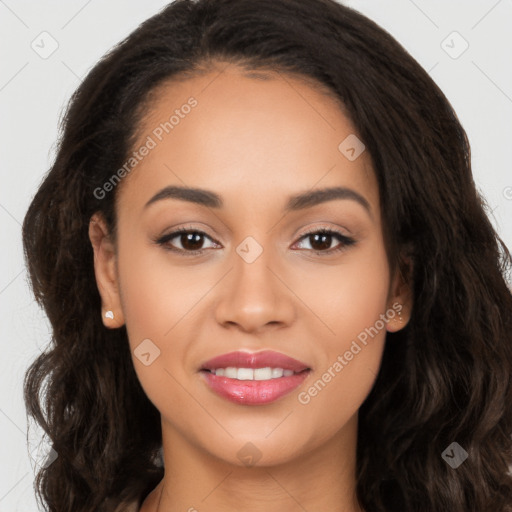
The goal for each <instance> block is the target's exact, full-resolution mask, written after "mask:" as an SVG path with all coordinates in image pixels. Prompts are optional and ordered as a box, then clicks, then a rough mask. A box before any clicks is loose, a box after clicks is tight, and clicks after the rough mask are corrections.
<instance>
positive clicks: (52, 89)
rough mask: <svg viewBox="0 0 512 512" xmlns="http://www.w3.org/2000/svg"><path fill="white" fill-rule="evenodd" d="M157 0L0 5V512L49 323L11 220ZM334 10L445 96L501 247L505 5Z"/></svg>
mask: <svg viewBox="0 0 512 512" xmlns="http://www.w3.org/2000/svg"><path fill="white" fill-rule="evenodd" d="M166 3H167V2H165V1H159V0H145V1H144V2H135V0H130V1H126V0H124V1H121V0H109V1H108V2H106V1H103V2H100V1H99V0H89V1H87V0H72V1H69V0H68V1H63V0H61V1H41V2H23V1H21V0H5V1H3V0H0V34H1V36H0V37H1V45H0V52H1V56H0V61H1V63H2V65H1V68H0V120H1V123H0V151H1V153H0V155H1V160H0V162H1V164H0V180H1V181H0V185H1V186H0V226H1V229H0V246H1V247H2V251H1V252H0V261H1V269H2V270H1V273H0V326H1V331H0V333H1V348H2V350H1V356H0V384H1V386H0V389H1V392H0V434H1V439H0V461H1V466H0V512H7V511H9V512H15V511H24V512H28V511H36V510H37V506H36V501H35V498H34V493H33V489H32V486H33V478H34V469H35V464H36V463H40V462H41V460H42V459H41V457H42V454H43V453H45V451H47V450H48V447H47V446H46V445H44V444H43V445H41V446H40V447H38V443H39V442H40V440H41V438H40V432H39V431H38V429H36V428H31V433H30V442H29V445H28V447H27V434H26V432H27V423H26V415H25V408H24V404H23V397H22V381H23V375H24V372H25V370H26V368H27V366H28V365H29V363H30V362H31V361H32V360H33V359H34V358H35V356H36V355H37V354H38V353H39V352H40V350H42V349H43V348H44V347H45V346H46V344H47V343H48V341H49V325H48V322H47V320H46V319H45V317H44V315H43V314H42V312H41V311H40V310H39V308H38V307H37V305H36V304H35V302H34V300H33V297H32V296H31V293H30V290H29V288H28V282H27V275H26V272H25V270H24V262H23V255H22V246H21V238H20V229H21V222H22V220H23V216H24V214H25V211H26V209H27V207H28V204H29V202H30V199H31V197H32V195H33V194H34V193H35V191H36V189H37V187H38V185H39V183H40V181H41V178H42V176H43V174H44V173H45V172H46V171H47V169H48V168H49V166H50V165H51V162H52V160H53V157H54V155H55V152H54V149H55V141H56V137H57V124H58V121H59V118H60V116H61V115H62V113H63V108H64V105H65V104H66V102H67V100H68V99H69V97H70V95H71V93H72V92H73V91H74V89H75V88H76V87H77V86H78V84H79V83H80V80H81V79H82V78H83V77H84V76H85V74H86V73H87V72H88V70H89V69H90V68H91V67H92V66H93V65H94V64H95V63H96V62H97V61H98V59H99V58H100V57H101V56H102V55H103V53H105V52H106V51H107V50H108V49H110V48H111V47H112V46H113V45H114V44H115V43H117V42H118V41H120V40H121V39H122V38H124V37H125V36H126V35H128V34H129V33H130V32H131V31H132V30H133V29H135V28H136V26H137V25H138V24H139V23H140V22H142V21H143V20H145V19H146V18H148V17H149V16H151V15H153V14H155V13H156V12H157V11H158V10H159V9H160V8H162V7H163V6H164V5H165V4H166ZM345 3H347V4H348V5H350V6H352V7H354V8H356V9H358V10H359V11H361V12H362V13H364V14H366V15H367V16H368V17H370V18H372V19H373V20H375V21H376V22H377V23H378V24H380V25H381V26H382V27H384V28H385V29H386V30H388V31H389V32H390V33H391V34H392V35H393V36H395V38H396V39H398V41H400V42H401V43H402V44H403V45H404V46H405V48H406V49H407V50H408V51H409V52H410V53H411V54H412V56H413V57H415V58H416V59H417V60H418V61H419V63H420V64H421V65H422V66H423V67H424V68H425V69H426V70H427V71H428V72H429V73H430V75H431V76H432V78H433V79H434V80H435V81H436V82H437V84H438V85H439V86H440V87H441V89H442V90H443V91H444V93H445V94H446V96H447V97H448V99H449V100H450V102H451V103H452V105H453V106H454V108H455V111H456V112H457V114H458V116H459V119H460V121H461V123H462V125H463V126H464V128H465V129H466V131H467V133H468V136H469V140H470V143H471V147H472V162H473V172H474V177H475V182H476V183H477V186H478V188H479V189H480V190H481V191H482V192H483V194H484V196H485V197H486V199H487V201H488V203H489V205H490V208H491V209H492V216H491V220H492V222H493V223H494V225H495V227H496V228H497V230H498V233H499V234H500V235H501V237H502V238H503V240H504V241H505V243H506V244H507V245H508V246H509V247H510V248H512V171H511V161H512V154H511V147H512V123H511V120H512V67H511V64H510V55H511V54H512V35H511V30H510V26H511V21H512V0H499V1H498V0H478V1H477V0H472V1H468V0H458V1H454V0H450V1H446V0H435V1H426V0H414V1H413V0H388V1H379V0H366V1H365V0H360V1H357V0H351V1H347V2H345ZM43 32H47V33H48V34H49V35H48V34H46V35H45V34H43V35H41V33H43ZM454 32H457V33H458V34H454ZM52 45H53V46H56V45H58V47H57V48H56V50H55V51H54V52H53V53H52V54H51V55H46V54H45V52H47V53H49V52H50V51H51V50H52V49H53V48H52ZM466 46H467V49H466ZM463 50H465V51H463ZM43 57H46V58H43ZM29 452H30V453H31V454H32V456H29ZM440 455H441V454H440Z"/></svg>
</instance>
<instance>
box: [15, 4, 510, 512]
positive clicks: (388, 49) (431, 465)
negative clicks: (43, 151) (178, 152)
mask: <svg viewBox="0 0 512 512" xmlns="http://www.w3.org/2000/svg"><path fill="white" fill-rule="evenodd" d="M220 63H229V64H235V65H237V66H239V67H240V68H241V69H243V70H245V71H256V70H265V69H266V70H272V71H277V72H279V73H284V74H286V73H290V74H295V75H298V76H301V77H304V78H306V79H308V80H312V81H313V82H314V83H316V84H318V88H319V89H321V88H323V89H324V90H328V91H330V93H331V94H332V95H333V96H334V97H336V98H339V100H340V102H341V104H342V105H343V106H344V109H345V111H346V113H347V116H349V117H350V119H351V121H352V122H353V123H354V125H355V127H356V129H357V131H358V135H359V136H360V138H361V139H362V140H363V141H364V144H365V145H366V148H367V150H368V151H369V153H370V155H371V158H372V161H373V169H374V172H375V175H376V177H377V180H378V185H379V191H380V198H381V209H382V211H381V214H382V219H383V230H384V235H385V240H386V248H387V249H388V257H389V262H390V266H391V267H392V268H393V269H394V268H397V266H400V267H401V266H402V263H401V262H403V255H404V254H406V255H408V257H409V258H410V259H411V260H412V262H413V265H412V274H411V276H410V279H411V287H412V294H413V303H414V305H413V310H412V315H411V319H410V322H409V324H408V325H407V327H406V328H405V329H403V330H402V331H399V332H396V333H388V334H387V342H386V347H385V350H384V354H383V360H382V365H381V369H380V373H379V375H378V377H377V380H376V382H375V385H374V387H373V388H372V391H371V392H370V394H369V395H368V397H367V398H366V400H365V401H364V403H363V404H362V406H361V408H360V411H359V432H358V444H357V475H356V476H357V496H358V499H359V502H360V504H361V506H362V507H363V508H364V509H365V510H366V511H367V512H403V511H404V510H407V511H410V512H427V511H428V512H431V511H432V510H436V511H446V512H448V511H449V512H468V511H478V512H510V511H512V505H511V502H510V500H511V497H512V475H511V473H510V466H511V464H512V438H511V434H512V295H511V291H510V289H509V288H508V287H507V282H506V281H507V277H508V275H507V274H508V272H510V266H511V256H510V252H509V251H508V249H507V247H506V246H505V244H504V243H503V241H502V240H501V239H500V237H499V236H498V234H497V233H496V231H495V230H494V228H493V226H492V224H491V222H490V221H489V219H488V211H489V209H488V206H487V205H486V203H485V202H484V199H483V198H482V196H481V195H480V193H479V192H478V191H477V190H476V187H475V183H474V181H473V178H472V172H471V162H470V148H469V143H468V139H467V136H466V133H465V131H464V129H463V128H462V126H461V124H460V122H459V121H458V119H457V116H456V114H455V112H454V110H453V108H452V107H451V105H450V103H449V101H448V100H447V99H446V97H445V96H444V94H443V93H442V92H441V90H440V89H439V88H438V87H437V85H436V84H435V83H434V82H433V80H432V79H431V78H430V76H429V75H428V73H427V72H426V71H425V70H424V69H423V68H422V67H421V66H420V65H419V64H418V63H417V62H416V61H415V60H414V59H413V58H412V57H411V56H410V55H409V54H408V53H407V51H406V50H404V48H403V47H402V46H401V45H400V44H399V43H398V42H397V41H396V40H395V39H394V38H393V37H391V36H390V35H389V34H388V33H387V32H386V31H385V30H383V29H382V28H380V27H379V26H378V25H377V24H375V23H374V22H373V21H371V20H369V19H368V18H366V17H365V16H363V15H361V14H360V13H358V12H357V11H355V10H352V9H350V8H348V7H345V6H343V5H341V4H338V3H336V2H335V1H334V0H307V1H304V0H177V1H175V2H173V3H171V4H169V5H168V6H167V7H165V8H164V9H162V10H161V11H160V12H159V13H158V14H156V15H155V16H153V17H151V18H150V19H148V20H146V21H145V22H144V23H142V24H141V25H140V26H139V27H138V28H137V29H136V30H135V31H134V32H133V33H131V34H130V35H129V36H128V37H127V38H126V39H124V40H123V41H121V42H120V43H119V44H118V45H116V46H115V47H114V48H113V49H112V50H111V51H110V52H108V53H107V54H106V55H105V56H104V57H103V58H102V59H101V60H100V61H99V62H98V63H97V64H96V65H95V66H94V67H93V69H92V70H91V71H90V72H89V73H88V75H87V77H86V78H85V79H84V80H83V82H82V83H81V84H80V86H79V87H78V89H77V90H76V91H75V92H74V94H73V95H72V98H71V100H70V102H69V105H68V107H67V110H66V112H65V115H64V117H63V119H62V123H61V125H60V132H59V141H58V147H57V154H56V157H55V161H54V163H53V165H52V166H51V168H50V169H49V171H48V172H47V173H46V175H45V176H44V179H43V181H42V183H41V184H40V187H39V189H38V190H37V192H36V194H35V196H34V198H33V200H32V202H31V204H30V207H29V209H28V211H27V213H26V216H25V218H24V222H23V245H24V254H25V260H26V264H27V267H28V270H29V274H30V279H31V286H32V290H33V292H34V296H35V298H36V300H37V302H38V304H40V305H41V306H42V307H43V308H44V311H45V312H46V314H47V316H48V318H49V321H50V322H51V326H52V337H51V341H50V344H49V346H48V349H47V350H46V351H45V352H42V353H41V354H40V355H39V356H38V357H37V358H36V359H35V360H34V361H33V362H32V363H31V365H30V367H29V368H28V370H27V372H26V374H25V381H24V399H25V403H26V407H27V411H28V414H29V415H30V416H31V417H33V418H34V419H35V420H36V421H37V423H38V424H39V425H40V426H41V427H42V428H43V430H44V432H45V435H46V436H48V438H49V440H50V441H51V444H52V446H53V449H54V450H55V451H56V452H57V454H58V457H57V459H56V460H55V461H54V462H53V463H52V464H50V465H49V466H47V467H44V468H40V470H39V472H38V473H37V476H36V483H35V488H36V492H37V496H38V499H39V500H40V501H42V502H44V504H45V506H46V507H47V509H48V510H49V511H51V512H91V511H93V510H94V511H101V512H111V511H113V510H115V509H116V508H119V507H121V506H122V505H123V503H125V502H129V501H133V500H136V499H137V500H139V503H142V500H143V499H144V498H145V496H146V495H147V494H148V493H149V492H150V491H151V490H152V489H153V488H154V487H155V486H156V485H157V483H158V482H159V481H160V480H161V479H162V477H163V474H164V469H163V468H162V467H161V465H159V464H158V458H157V455H158V451H159V449H160V448H161V444H162V435H161V426H160V415H159V412H158V410H157V409H156V408H155V407H154V405H153V404H152V403H151V402H150V401H149V399H148V397H147V396H146V395H145V393H144V391H143V389H142V388H141V385H140V383H139V381H138V379H137V376H136V373H135V370H134V367H133V362H132V359H131V354H130V350H129V344H128V339H127V333H126V330H125V328H124V327H121V328H119V329H114V330H109V329H106V328H105V327H104V326H103V324H102V321H101V314H100V310H101V300H100V295H99V293H98V289H97V286H96V281H95V275H94V266H93V251H92V247H91V244H90V241H89V237H88V226H89V220H90V218H91V216H92V215H93V213H95V212H101V213H102V214H103V215H104V217H105V219H106V221H107V223H108V226H109V228H110V230H111V232H112V233H113V234H114V236H115V232H116V231H115V228H116V208H115V198H116V191H117V188H118V187H116V189H114V190H113V191H112V192H110V193H108V194H106V197H103V198H101V199H99V198H98V197H96V196H97V194H96V195H95V193H94V191H95V190H97V188H98V187H101V186H102V185H103V184H104V183H105V182H106V181H107V180H108V179H109V178H110V177H111V176H112V174H113V172H114V171H115V170H116V169H118V168H120V167H121V166H122V165H123V162H125V161H126V159H127V155H129V154H130V152H131V151H132V150H133V147H132V145H133V143H134V141H135V139H136V136H137V130H138V129H139V126H140V122H141V120H142V116H143V115H144V112H145V110H146V109H147V108H148V105H149V104H150V103H149V102H150V99H151V98H152V97H153V96H154V93H155V91H157V90H158V89H156V88H157V86H159V85H164V84H165V82H166V81H172V80H178V79H183V78H186V77H192V76H195V75H198V74H201V73H204V72H206V71H210V70H213V69H219V67H220V66H219V64H220ZM453 442H457V443H458V444H459V445H460V446H461V447H463V448H464V449H465V450H466V452H467V453H468V458H467V459H466V460H465V461H464V463H462V464H461V465H460V466H459V467H458V468H457V469H453V468H452V467H450V465H449V464H447V462H446V461H445V460H443V457H442V454H443V452H444V451H445V449H446V448H447V447H449V446H450V444H451V443H453Z"/></svg>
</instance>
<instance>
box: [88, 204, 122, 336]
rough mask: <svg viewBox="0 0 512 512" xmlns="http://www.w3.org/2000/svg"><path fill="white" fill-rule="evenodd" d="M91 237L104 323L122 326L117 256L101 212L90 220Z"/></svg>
mask: <svg viewBox="0 0 512 512" xmlns="http://www.w3.org/2000/svg"><path fill="white" fill-rule="evenodd" d="M89 239H90V241H91V244H92V247H93V250H94V274H95V276H96V284H97V286H98V291H99V293H100V296H101V318H102V319H103V324H104V325H105V327H108V328H110V329H113V328H116V327H121V326H122V325H123V324H124V315H123V310H122V307H121V297H120V294H119V286H118V278H117V269H116V257H117V256H116V251H115V246H114V243H113V242H112V240H111V238H110V234H109V231H108V227H107V223H106V221H105V219H104V218H103V216H102V215H101V214H100V213H99V212H97V213H95V214H94V215H93V216H92V217H91V219H90V221H89ZM107 311H112V313H113V315H114V317H113V318H108V317H106V316H105V314H106V312H107ZM109 316H110V315H109Z"/></svg>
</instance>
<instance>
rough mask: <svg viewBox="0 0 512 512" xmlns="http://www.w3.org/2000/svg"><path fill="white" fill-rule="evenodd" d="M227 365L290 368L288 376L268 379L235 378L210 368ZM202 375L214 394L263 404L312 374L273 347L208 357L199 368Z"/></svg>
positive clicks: (252, 403)
mask: <svg viewBox="0 0 512 512" xmlns="http://www.w3.org/2000/svg"><path fill="white" fill-rule="evenodd" d="M227 367H238V368H265V367H271V368H282V369H283V370H293V371H294V372H295V373H294V374H293V375H291V376H289V377H284V376H283V377H279V378H277V379H268V380H238V379H232V378H229V377H224V376H218V375H215V374H214V373H211V371H210V370H212V369H218V368H227ZM200 373H201V376H202V377H203V378H204V380H205V382H206V384H207V385H208V387H209V388H210V389H211V390H212V391H213V392H214V393H216V394H217V395H219V396H221V397H223V398H225V399H227V400H229V401H231V402H234V403H236V404H240V405H264V404H269V403H271V402H275V401H276V400H278V399H279V398H281V397H283V396H285V395H287V394H288V393H290V392H291V391H293V390H294V389H296V388H297V387H298V386H300V384H302V382H303V381H304V379H306V377H307V376H308V375H309V374H310V373H311V368H310V367H308V366H307V365H306V364H305V363H303V362H301V361H298V360H297V359H294V358H292V357H289V356H286V355H284V354H281V353H279V352H274V351H272V350H265V351H262V352H242V351H237V352H230V353H228V354H222V355H220V356H217V357H214V358H213V359H210V360H208V361H207V362H206V363H204V364H203V365H202V366H201V368H200Z"/></svg>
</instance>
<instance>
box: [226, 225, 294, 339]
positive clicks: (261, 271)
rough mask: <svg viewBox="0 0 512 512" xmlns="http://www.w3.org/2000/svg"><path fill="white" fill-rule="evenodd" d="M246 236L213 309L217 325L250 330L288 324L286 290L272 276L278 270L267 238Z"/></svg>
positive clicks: (273, 252) (235, 252) (289, 308)
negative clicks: (216, 304)
mask: <svg viewBox="0 0 512 512" xmlns="http://www.w3.org/2000/svg"><path fill="white" fill-rule="evenodd" d="M256 236H258V235H255V236H252V235H248V236H246V237H245V238H244V239H243V240H242V241H241V242H240V243H239V244H238V245H237V246H236V247H235V250H234V252H233V260H232V261H233V270H232V272H230V273H229V277H228V284H227V285H226V287H225V288H224V290H223V293H222V297H221V300H220V303H219V304H218V307H217V320H218V321H219V322H220V323H226V322H228V323H236V324H238V325H239V326H240V327H241V328H243V329H244V330H254V329H257V328H259V327H263V326H264V325H266V324H268V323H270V322H272V323H276V322H277V323H281V322H287V321H289V320H290V314H291V304H290V302H289V300H288V299H289V298H287V297H286V287H285V286H284V285H283V284H282V283H281V281H280V280H279V279H278V278H277V277H276V276H275V275H274V273H275V272H276V270H275V269H274V267H276V268H277V267H278V265H276V264H275V259H274V258H273V256H274V255H275V252H276V251H274V250H273V248H271V247H270V239H271V236H263V235H260V236H259V237H258V238H259V240H261V241H262V242H260V241H258V240H257V238H256Z"/></svg>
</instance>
